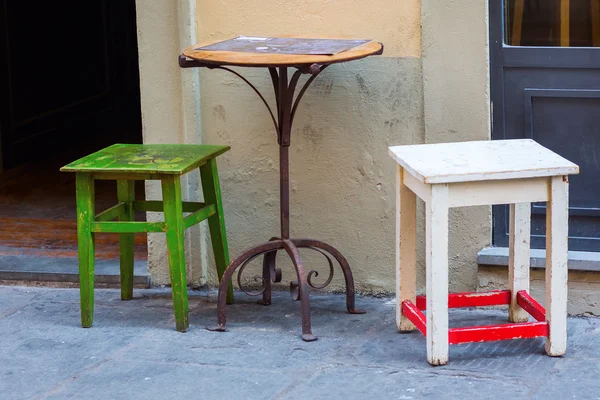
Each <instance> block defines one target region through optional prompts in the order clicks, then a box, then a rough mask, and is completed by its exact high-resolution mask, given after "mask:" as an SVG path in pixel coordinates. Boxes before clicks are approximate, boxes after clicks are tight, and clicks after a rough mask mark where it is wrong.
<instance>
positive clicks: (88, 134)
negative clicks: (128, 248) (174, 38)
mask: <svg viewBox="0 0 600 400" xmlns="http://www.w3.org/2000/svg"><path fill="white" fill-rule="evenodd" d="M0 96H2V97H3V99H2V103H1V104H3V105H2V106H1V107H0V171H1V172H0V226H2V228H0V257H1V258H0V260H2V262H0V264H2V265H1V266H0V269H1V268H3V267H6V266H7V265H8V266H10V265H11V263H12V264H15V265H14V266H13V268H15V269H19V265H18V264H19V263H21V265H26V264H27V263H26V262H24V261H23V259H12V258H10V257H61V258H65V259H66V258H70V259H75V257H76V256H77V239H76V238H77V236H76V223H75V185H74V178H75V176H74V174H68V173H61V172H59V168H60V167H61V166H62V165H65V164H67V163H68V162H71V161H73V160H75V159H77V158H80V157H82V156H84V155H86V154H89V153H91V152H94V151H96V150H99V149H101V148H103V147H106V146H109V145H111V144H114V143H142V126H141V110H140V85H139V68H138V52H137V31H136V10H135V0H119V1H109V0H87V1H79V0H64V1H60V2H36V3H35V5H32V4H31V3H28V2H22V1H18V0H3V1H2V2H1V3H0ZM140 183H141V182H140ZM139 190H140V191H142V190H143V185H141V186H140V187H139ZM96 192H97V208H98V210H100V209H103V208H107V207H110V206H112V205H114V204H115V203H116V184H115V182H111V181H108V182H97V189H96ZM97 241H98V244H97V251H96V252H97V257H98V258H99V259H118V254H119V253H118V251H119V248H118V235H106V237H105V236H101V235H99V236H98V238H97ZM136 243H137V244H138V248H137V251H136V253H137V254H138V255H139V256H138V258H142V259H143V258H145V254H146V252H145V238H144V237H139V238H136ZM7 257H8V258H7ZM0 278H1V276H0Z"/></svg>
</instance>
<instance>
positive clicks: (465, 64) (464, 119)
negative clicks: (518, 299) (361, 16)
mask: <svg viewBox="0 0 600 400" xmlns="http://www.w3.org/2000/svg"><path fill="white" fill-rule="evenodd" d="M487 4H488V2H487V1H481V0H463V1H459V2H457V1H453V0H421V25H422V27H423V32H422V38H423V39H422V41H423V93H424V120H425V141H426V143H439V142H457V141H467V140H488V139H489V138H490V136H491V135H490V96H489V88H490V84H489V57H488V55H489V49H488V9H487ZM491 231H492V219H491V208H490V207H468V208H457V209H453V210H451V212H450V243H449V257H450V285H451V288H452V289H453V290H459V291H464V290H473V289H475V288H476V287H477V262H476V254H477V252H478V251H479V250H481V249H482V248H483V247H485V246H488V245H489V244H490V243H491Z"/></svg>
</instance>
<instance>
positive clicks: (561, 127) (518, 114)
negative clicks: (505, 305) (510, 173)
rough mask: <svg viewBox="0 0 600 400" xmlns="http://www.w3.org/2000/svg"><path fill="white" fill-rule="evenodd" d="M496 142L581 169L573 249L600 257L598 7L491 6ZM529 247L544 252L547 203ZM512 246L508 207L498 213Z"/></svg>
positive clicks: (594, 1)
mask: <svg viewBox="0 0 600 400" xmlns="http://www.w3.org/2000/svg"><path fill="white" fill-rule="evenodd" d="M490 60H491V77H490V78H491V97H492V138H493V139H513V138H531V139H534V140H535V141H537V142H539V143H540V144H542V145H543V146H546V147H548V148H550V149H551V150H553V151H555V152H557V153H559V154H561V155H562V156H564V157H566V158H568V159H569V160H571V161H573V162H575V163H577V164H579V166H580V169H581V173H580V175H577V176H573V177H571V179H570V182H571V190H570V201H569V222H570V226H569V249H570V250H581V251H600V0H570V1H569V0H490ZM532 213H533V214H532V225H531V231H532V232H531V233H532V238H531V245H532V247H533V248H544V247H545V236H544V235H545V213H546V209H545V204H534V205H532ZM493 216H494V245H495V246H508V207H507V206H497V207H494V211H493Z"/></svg>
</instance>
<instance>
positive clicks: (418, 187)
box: [402, 169, 431, 202]
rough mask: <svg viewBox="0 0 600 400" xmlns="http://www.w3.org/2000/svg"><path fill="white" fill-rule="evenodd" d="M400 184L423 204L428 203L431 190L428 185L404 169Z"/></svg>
mask: <svg viewBox="0 0 600 400" xmlns="http://www.w3.org/2000/svg"><path fill="white" fill-rule="evenodd" d="M402 182H403V183H404V185H406V186H407V187H408V188H409V189H410V190H412V191H413V192H414V193H416V195H417V196H419V198H420V199H421V200H423V201H424V202H428V201H429V195H430V194H431V188H430V187H429V186H430V185H428V184H426V183H423V182H421V181H420V180H418V179H417V178H415V177H414V176H413V175H412V174H411V173H410V172H408V171H406V170H405V169H403V170H402Z"/></svg>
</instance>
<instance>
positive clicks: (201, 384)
mask: <svg viewBox="0 0 600 400" xmlns="http://www.w3.org/2000/svg"><path fill="white" fill-rule="evenodd" d="M237 299H238V301H237V304H236V305H233V306H230V307H229V314H228V316H229V324H228V328H229V331H228V332H226V333H216V332H209V331H207V330H205V329H204V326H206V325H213V324H214V323H215V314H216V312H215V309H216V308H215V292H196V291H190V321H191V327H190V330H189V331H188V332H187V333H185V334H182V333H177V332H175V331H174V320H173V317H172V309H171V300H170V292H169V290H168V289H152V290H136V292H135V299H134V300H132V301H128V302H122V301H120V299H119V291H118V290H114V289H98V290H96V314H95V323H94V327H93V328H91V329H82V328H80V326H79V292H78V290H77V289H52V288H38V287H17V286H0V345H1V352H0V398H2V399H6V400H8V399H184V398H191V399H421V398H461V399H462V398H473V399H488V398H489V399H494V398H499V399H509V398H533V399H545V400H548V399H567V398H576V399H600V389H599V386H598V383H599V382H600V366H599V365H598V364H599V360H600V341H599V339H600V319H586V318H571V319H569V347H568V353H567V355H566V356H565V357H562V358H550V357H547V356H545V355H544V341H543V340H542V339H534V340H521V341H507V342H496V343H485V344H468V345H459V346H452V347H451V350H450V364H449V365H447V366H444V367H435V368H434V367H431V366H429V364H427V362H426V360H425V341H424V339H423V337H422V336H421V334H420V333H411V334H399V333H397V332H396V328H395V323H394V305H393V301H392V299H391V298H382V299H377V298H365V297H361V298H359V299H358V301H357V303H358V306H359V307H360V308H362V309H365V310H367V312H368V313H367V314H365V315H350V314H346V313H345V312H344V310H345V308H344V297H343V296H341V295H330V294H327V295H313V297H312V298H311V300H312V307H313V314H312V315H313V333H314V334H315V335H317V336H318V337H319V340H318V341H316V342H312V343H304V342H302V341H301V340H300V315H299V306H300V305H299V303H296V302H292V301H290V300H289V295H287V294H286V293H275V295H274V302H273V305H272V306H270V307H263V306H259V305H256V304H255V303H254V301H255V299H254V298H250V297H247V296H245V295H243V294H239V293H238V294H237ZM504 321H506V313H505V312H504V311H502V310H477V311H473V310H455V311H453V312H452V313H451V325H452V326H458V325H474V324H481V323H494V322H499V323H502V322H504Z"/></svg>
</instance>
